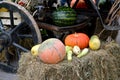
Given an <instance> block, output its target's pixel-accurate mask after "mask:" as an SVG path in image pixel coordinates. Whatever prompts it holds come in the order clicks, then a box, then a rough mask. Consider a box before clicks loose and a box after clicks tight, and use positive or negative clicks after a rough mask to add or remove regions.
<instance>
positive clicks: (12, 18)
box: [10, 11, 14, 27]
mask: <svg viewBox="0 0 120 80" xmlns="http://www.w3.org/2000/svg"><path fill="white" fill-rule="evenodd" d="M10 23H11V27H14V16H13V11H10Z"/></svg>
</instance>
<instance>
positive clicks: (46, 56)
mask: <svg viewBox="0 0 120 80" xmlns="http://www.w3.org/2000/svg"><path fill="white" fill-rule="evenodd" d="M65 56H66V52H65V45H64V44H63V42H62V41H60V40H59V39H56V38H50V39H47V40H45V41H44V42H42V43H41V45H40V47H39V58H40V60H41V61H43V62H44V63H49V64H56V63H58V62H60V61H62V60H63V59H64V57H65Z"/></svg>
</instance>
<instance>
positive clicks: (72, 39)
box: [64, 33, 89, 49]
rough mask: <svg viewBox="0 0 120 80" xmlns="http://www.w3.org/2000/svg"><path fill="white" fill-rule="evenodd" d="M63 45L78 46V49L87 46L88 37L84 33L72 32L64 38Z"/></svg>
mask: <svg viewBox="0 0 120 80" xmlns="http://www.w3.org/2000/svg"><path fill="white" fill-rule="evenodd" d="M64 42H65V45H68V46H71V47H74V46H76V45H77V46H79V47H80V49H83V48H86V47H88V44H89V37H88V36H87V35H86V34H85V33H73V34H69V35H67V36H66V38H65V41H64Z"/></svg>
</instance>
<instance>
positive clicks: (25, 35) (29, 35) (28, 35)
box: [17, 34, 32, 38]
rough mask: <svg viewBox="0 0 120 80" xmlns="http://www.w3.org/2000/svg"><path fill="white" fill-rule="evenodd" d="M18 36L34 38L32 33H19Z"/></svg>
mask: <svg viewBox="0 0 120 80" xmlns="http://www.w3.org/2000/svg"><path fill="white" fill-rule="evenodd" d="M17 36H18V37H20V38H32V35H31V34H17Z"/></svg>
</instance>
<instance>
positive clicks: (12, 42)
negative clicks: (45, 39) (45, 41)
mask: <svg viewBox="0 0 120 80" xmlns="http://www.w3.org/2000/svg"><path fill="white" fill-rule="evenodd" d="M0 8H5V9H6V10H7V13H8V14H9V20H8V21H4V19H3V17H0V46H1V47H0V51H1V52H2V51H3V50H5V53H6V58H7V61H8V62H7V63H8V64H10V60H11V55H13V56H14V55H16V56H17V58H18V60H19V58H20V53H21V52H22V51H24V52H27V51H29V50H30V49H31V47H32V46H33V45H35V44H37V43H41V42H42V39H41V33H40V30H39V28H38V26H37V23H36V22H35V20H34V18H33V17H32V15H31V14H30V13H29V12H28V11H27V10H26V9H25V8H24V7H22V6H20V5H18V4H15V3H13V2H6V1H0ZM2 13H3V12H0V14H2ZM15 13H17V14H19V15H20V19H21V21H20V22H19V21H16V22H15V20H16V18H15V17H14V15H15ZM8 14H5V15H8ZM5 19H8V17H6V18H5ZM4 22H8V23H9V24H10V25H7V24H4ZM26 41H28V42H26ZM12 52H13V53H12Z"/></svg>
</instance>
